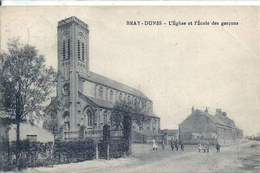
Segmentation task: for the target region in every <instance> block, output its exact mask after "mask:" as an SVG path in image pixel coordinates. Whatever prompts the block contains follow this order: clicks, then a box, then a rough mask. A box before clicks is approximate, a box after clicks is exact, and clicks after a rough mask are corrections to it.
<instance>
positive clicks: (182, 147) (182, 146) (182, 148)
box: [181, 141, 184, 151]
mask: <svg viewBox="0 0 260 173" xmlns="http://www.w3.org/2000/svg"><path fill="white" fill-rule="evenodd" d="M181 151H184V144H183V141H181Z"/></svg>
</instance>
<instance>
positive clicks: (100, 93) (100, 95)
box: [99, 87, 103, 98]
mask: <svg viewBox="0 0 260 173" xmlns="http://www.w3.org/2000/svg"><path fill="white" fill-rule="evenodd" d="M99 97H100V98H102V97H103V88H102V87H100V88H99Z"/></svg>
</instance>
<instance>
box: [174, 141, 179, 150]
mask: <svg viewBox="0 0 260 173" xmlns="http://www.w3.org/2000/svg"><path fill="white" fill-rule="evenodd" d="M175 148H176V151H178V149H179V144H178V140H177V139H176V140H175Z"/></svg>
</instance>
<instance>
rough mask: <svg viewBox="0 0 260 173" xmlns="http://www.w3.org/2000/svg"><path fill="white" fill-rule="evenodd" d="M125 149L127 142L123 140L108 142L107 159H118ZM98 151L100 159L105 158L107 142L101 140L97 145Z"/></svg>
mask: <svg viewBox="0 0 260 173" xmlns="http://www.w3.org/2000/svg"><path fill="white" fill-rule="evenodd" d="M126 149H127V142H126V140H125V139H122V138H120V139H111V140H110V142H109V157H110V158H120V157H122V156H123V155H124V152H126ZM98 151H99V157H100V158H107V142H105V141H103V140H101V141H100V143H99V144H98Z"/></svg>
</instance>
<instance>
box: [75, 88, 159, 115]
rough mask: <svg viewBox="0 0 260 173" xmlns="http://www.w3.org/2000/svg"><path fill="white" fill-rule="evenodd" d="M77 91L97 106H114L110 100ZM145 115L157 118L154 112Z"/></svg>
mask: <svg viewBox="0 0 260 173" xmlns="http://www.w3.org/2000/svg"><path fill="white" fill-rule="evenodd" d="M78 93H79V96H80V97H81V98H82V99H84V100H88V101H91V102H92V103H94V104H95V105H97V106H99V107H102V108H109V109H112V108H113V107H114V104H115V102H111V101H107V100H103V99H99V98H95V97H91V96H86V95H85V94H83V93H82V92H81V91H78ZM147 116H149V117H154V118H159V117H158V116H156V115H154V114H149V115H147Z"/></svg>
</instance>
